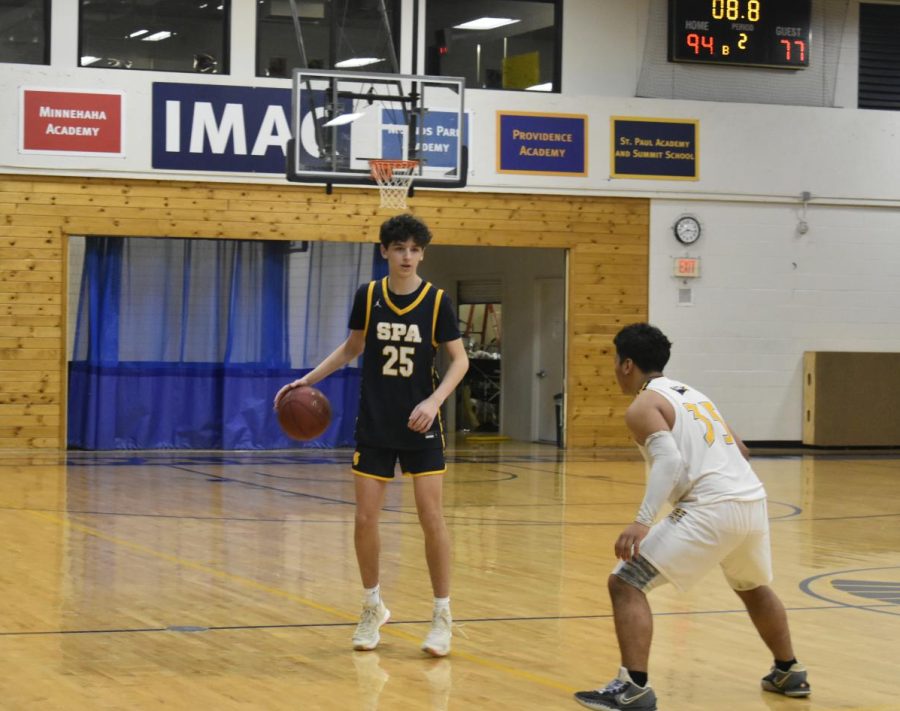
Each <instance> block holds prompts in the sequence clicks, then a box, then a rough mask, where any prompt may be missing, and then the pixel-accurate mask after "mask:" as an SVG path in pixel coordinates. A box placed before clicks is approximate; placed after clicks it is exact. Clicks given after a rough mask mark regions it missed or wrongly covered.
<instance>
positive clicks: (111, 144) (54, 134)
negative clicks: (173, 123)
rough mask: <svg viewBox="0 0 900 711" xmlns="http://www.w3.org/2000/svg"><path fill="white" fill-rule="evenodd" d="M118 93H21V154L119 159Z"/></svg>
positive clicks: (121, 105) (121, 130)
mask: <svg viewBox="0 0 900 711" xmlns="http://www.w3.org/2000/svg"><path fill="white" fill-rule="evenodd" d="M124 105H125V95H124V94H123V92H121V91H96V90H92V91H78V90H70V89H38V88H27V87H22V89H21V90H20V111H19V116H20V120H21V124H20V127H19V152H20V153H49V154H56V155H73V154H74V155H84V156H109V157H122V156H124V155H125V151H124Z"/></svg>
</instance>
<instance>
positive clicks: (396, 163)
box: [369, 158, 419, 210]
mask: <svg viewBox="0 0 900 711" xmlns="http://www.w3.org/2000/svg"><path fill="white" fill-rule="evenodd" d="M418 167H419V161H417V160H393V159H384V158H375V159H372V160H370V161H369V168H371V170H372V178H373V179H374V180H375V182H376V183H378V190H379V192H380V193H381V206H382V207H389V208H393V209H398V210H405V209H406V196H407V194H408V193H409V187H410V186H411V185H412V181H413V178H414V177H415V170H416V168H418Z"/></svg>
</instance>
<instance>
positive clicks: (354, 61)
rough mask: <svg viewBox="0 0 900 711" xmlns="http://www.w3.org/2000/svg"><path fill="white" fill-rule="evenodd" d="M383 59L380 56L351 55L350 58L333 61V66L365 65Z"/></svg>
mask: <svg viewBox="0 0 900 711" xmlns="http://www.w3.org/2000/svg"><path fill="white" fill-rule="evenodd" d="M383 61H384V59H383V58H382V57H351V58H350V59H342V60H341V61H340V62H335V63H334V66H336V67H365V66H367V65H369V64H377V63H378V62H383Z"/></svg>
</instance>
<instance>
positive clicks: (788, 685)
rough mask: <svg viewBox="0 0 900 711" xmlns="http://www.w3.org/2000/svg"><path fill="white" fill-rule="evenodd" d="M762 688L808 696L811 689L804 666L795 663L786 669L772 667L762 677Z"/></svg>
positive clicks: (793, 695)
mask: <svg viewBox="0 0 900 711" xmlns="http://www.w3.org/2000/svg"><path fill="white" fill-rule="evenodd" d="M762 688H763V689H765V690H766V691H774V692H775V693H776V694H784V695H785V696H791V697H803V696H809V694H810V692H811V691H812V689H810V688H809V682H808V681H807V680H806V667H804V666H803V665H802V664H796V663H795V664H793V665H791V668H790V669H788V670H787V671H781V670H780V669H779V668H778V667H772V671H770V672H769V673H768V674H766V675H765V676H764V677H763V678H762Z"/></svg>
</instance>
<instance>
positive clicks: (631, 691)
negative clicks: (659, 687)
mask: <svg viewBox="0 0 900 711" xmlns="http://www.w3.org/2000/svg"><path fill="white" fill-rule="evenodd" d="M575 700H576V701H577V702H578V703H579V704H581V705H582V706H587V707H588V708H589V709H596V710H597V711H656V693H655V692H654V691H653V689H651V688H650V685H649V684H648V685H647V686H643V687H641V686H638V685H637V684H635V683H634V682H633V681H632V680H631V677H630V676H629V675H628V670H627V669H626V668H625V667H619V676H618V677H616V678H615V679H613V680H612V681H611V682H609V683H608V684H607V685H606V686H605V687H604V688H602V689H597V690H595V691H578V692H576V693H575Z"/></svg>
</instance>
